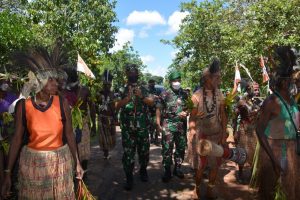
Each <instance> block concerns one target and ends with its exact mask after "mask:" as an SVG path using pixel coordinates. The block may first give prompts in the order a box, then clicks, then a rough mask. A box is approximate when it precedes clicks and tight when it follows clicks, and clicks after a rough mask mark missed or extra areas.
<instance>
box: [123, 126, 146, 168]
mask: <svg viewBox="0 0 300 200" xmlns="http://www.w3.org/2000/svg"><path fill="white" fill-rule="evenodd" d="M121 133H122V146H123V149H124V154H123V158H122V163H123V169H124V171H125V173H131V172H132V170H133V165H134V158H135V152H136V151H137V153H138V156H139V164H140V167H147V165H148V162H149V149H150V143H149V133H148V130H147V129H137V130H132V129H131V128H125V127H123V128H122V131H121Z"/></svg>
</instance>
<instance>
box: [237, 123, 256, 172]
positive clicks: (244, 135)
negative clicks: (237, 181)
mask: <svg viewBox="0 0 300 200" xmlns="http://www.w3.org/2000/svg"><path fill="white" fill-rule="evenodd" d="M239 132H240V141H239V145H238V146H239V147H242V148H244V149H245V150H246V152H247V162H248V163H249V164H250V165H251V166H252V164H253V158H254V153H255V148H256V143H257V138H256V133H255V125H253V124H251V123H247V122H244V123H241V124H240V128H239Z"/></svg>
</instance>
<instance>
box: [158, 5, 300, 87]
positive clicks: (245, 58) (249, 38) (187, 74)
mask: <svg viewBox="0 0 300 200" xmlns="http://www.w3.org/2000/svg"><path fill="white" fill-rule="evenodd" d="M182 10H183V11H188V12H189V13H190V14H189V15H188V16H187V17H186V18H185V19H184V21H183V24H182V26H181V28H180V31H179V33H178V35H177V36H176V37H175V38H174V39H173V40H172V41H164V42H165V43H167V44H171V45H173V46H174V47H175V48H177V49H178V50H179V52H178V53H177V56H176V58H175V59H174V61H173V63H172V65H171V66H170V68H171V69H172V68H177V69H179V70H181V71H182V72H183V83H184V85H189V86H192V87H193V86H194V85H195V84H197V83H198V82H199V77H200V74H201V72H202V70H203V68H204V67H206V66H207V65H208V64H209V63H210V61H211V60H212V58H213V57H218V58H220V60H221V64H222V69H223V80H224V87H231V86H232V82H233V78H234V65H235V62H236V61H237V62H241V63H243V64H244V65H246V66H247V67H248V69H249V70H250V72H251V74H252V76H253V77H254V79H255V80H256V81H259V82H260V80H261V70H260V68H259V57H260V55H264V56H268V57H269V58H272V50H273V49H274V47H275V46H276V45H291V46H293V47H299V44H300V43H299V41H300V36H299V34H297V33H299V31H300V30H299V29H300V24H299V23H300V20H299V16H300V15H299V12H300V1H298V0H260V1H257V0H250V1H249V0H213V1H204V2H200V3H198V2H197V1H195V0H193V1H191V2H189V3H183V4H182ZM270 60H272V59H270ZM241 72H242V77H246V74H245V73H244V71H243V70H241Z"/></svg>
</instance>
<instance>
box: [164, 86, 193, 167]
mask: <svg viewBox="0 0 300 200" xmlns="http://www.w3.org/2000/svg"><path fill="white" fill-rule="evenodd" d="M187 98H188V95H187V93H186V92H185V91H184V90H183V89H179V90H178V92H176V93H175V92H174V91H173V90H171V89H168V90H166V91H164V92H162V93H161V95H160V102H159V103H158V107H159V108H160V109H161V111H162V118H163V126H162V128H163V131H162V156H163V166H164V167H165V168H168V167H170V166H171V165H172V154H173V147H174V143H175V146H176V149H175V153H174V161H175V166H179V167H180V166H181V164H182V162H183V160H184V154H185V147H186V140H187V139H186V130H187V120H186V119H181V118H179V116H178V114H179V113H180V112H182V111H185V108H186V105H185V103H186V100H187Z"/></svg>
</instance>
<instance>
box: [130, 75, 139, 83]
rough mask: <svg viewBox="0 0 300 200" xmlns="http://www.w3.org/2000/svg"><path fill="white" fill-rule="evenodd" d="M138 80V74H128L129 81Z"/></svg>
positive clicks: (134, 81)
mask: <svg viewBox="0 0 300 200" xmlns="http://www.w3.org/2000/svg"><path fill="white" fill-rule="evenodd" d="M137 80H138V76H128V81H129V82H130V83H136V82H137Z"/></svg>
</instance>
